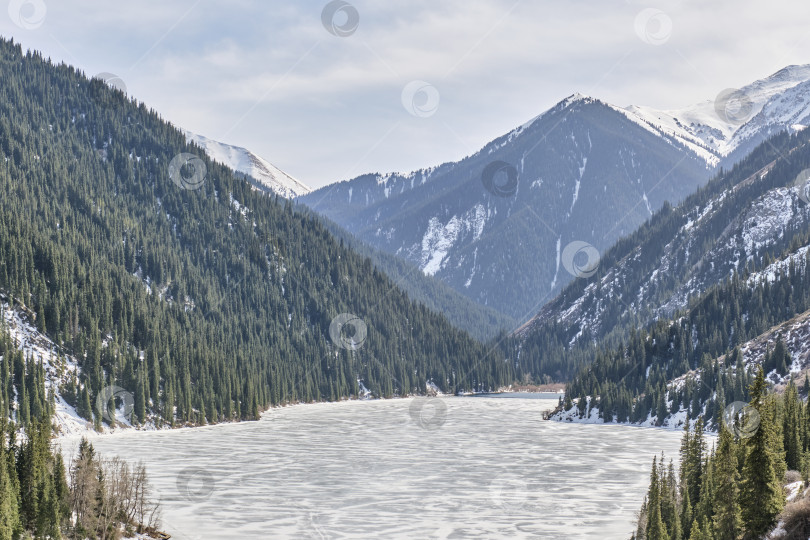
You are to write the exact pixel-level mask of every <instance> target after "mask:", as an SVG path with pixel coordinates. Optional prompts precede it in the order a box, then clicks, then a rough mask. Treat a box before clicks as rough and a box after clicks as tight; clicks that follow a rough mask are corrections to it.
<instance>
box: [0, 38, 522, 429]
mask: <svg viewBox="0 0 810 540" xmlns="http://www.w3.org/2000/svg"><path fill="white" fill-rule="evenodd" d="M0 73H2V81H3V82H2V84H0V290H2V291H4V292H5V293H6V294H7V295H8V297H9V298H10V299H11V302H12V303H15V305H14V306H13V307H14V308H15V309H22V310H27V311H30V312H31V313H32V314H33V315H34V317H35V320H36V324H37V326H38V328H39V330H40V331H42V332H44V333H45V334H47V335H48V336H49V337H51V338H52V339H53V341H54V342H55V343H56V344H57V345H58V346H59V347H62V348H63V349H64V351H65V353H66V354H72V355H73V356H75V357H76V358H78V359H79V361H80V364H81V366H80V367H81V370H80V372H79V375H77V376H76V377H75V380H72V381H68V382H67V384H66V385H65V388H64V389H62V390H63V393H62V395H63V396H64V397H65V399H66V400H67V401H68V402H69V403H70V404H71V405H74V406H75V407H76V409H77V411H79V412H80V414H81V415H83V416H84V417H85V418H86V419H88V420H91V421H93V422H94V423H95V424H96V425H97V426H99V425H100V424H101V423H102V421H103V416H104V415H103V411H99V410H96V409H97V407H96V403H97V401H98V400H97V397H98V395H99V393H100V392H101V391H102V389H103V388H105V387H109V386H113V385H115V386H118V387H121V388H124V389H125V390H127V391H128V392H130V393H131V394H132V395H133V396H134V400H135V418H134V421H135V422H136V423H142V422H146V421H147V417H148V418H149V419H150V420H152V421H155V422H156V423H157V424H169V425H177V424H205V423H211V422H220V421H228V420H234V419H255V418H257V417H258V415H259V413H260V411H262V410H263V409H265V408H267V407H268V406H271V405H274V404H283V403H289V402H309V401H321V400H337V399H340V398H345V397H350V396H358V395H359V393H360V392H359V384H362V385H363V386H364V387H365V388H368V389H369V390H370V391H371V392H372V393H373V394H374V395H376V396H394V395H404V394H410V393H423V392H424V390H425V384H426V382H427V381H433V383H434V384H436V385H437V386H438V387H439V388H441V389H442V390H445V391H448V392H452V391H456V390H464V389H467V390H469V389H488V388H493V387H496V386H497V385H500V384H503V383H508V382H511V381H512V380H514V379H515V369H514V368H513V367H511V366H510V364H507V363H505V362H504V361H503V359H502V356H500V355H499V354H498V353H497V352H494V353H493V352H492V351H490V350H488V349H487V348H485V347H484V346H483V345H481V344H479V343H478V342H476V341H474V340H473V339H471V338H470V337H469V336H468V335H467V334H466V333H464V332H462V331H460V330H457V329H455V328H453V327H452V326H451V325H450V324H449V323H448V322H447V321H446V320H445V319H444V318H443V317H442V316H440V315H437V314H435V313H433V312H431V311H429V310H428V309H427V308H426V307H424V306H423V305H421V304H418V303H415V302H413V301H411V300H410V299H409V298H408V297H407V296H406V295H405V294H404V293H402V292H401V291H400V290H399V289H398V288H397V287H396V284H395V283H393V282H392V281H391V280H389V279H388V278H387V277H386V276H385V275H383V274H382V273H381V272H380V271H378V270H377V269H376V268H374V267H373V265H372V264H371V262H370V261H369V260H368V259H367V258H363V257H361V256H359V255H356V254H355V253H353V252H352V251H350V250H349V249H346V248H345V247H344V246H343V243H342V242H340V241H338V240H335V238H334V237H333V236H332V235H330V234H329V233H328V231H327V230H326V229H325V228H324V227H323V226H322V225H320V224H319V223H318V222H317V221H315V220H314V219H311V218H309V217H307V216H306V215H303V214H301V213H298V212H296V211H295V210H294V209H293V207H292V205H291V204H290V203H289V202H287V201H285V200H283V199H278V198H271V197H268V196H267V195H265V194H263V193H260V192H257V191H255V190H252V189H251V186H250V184H249V183H248V182H246V181H245V180H244V179H242V178H240V177H235V176H234V174H233V173H232V172H231V171H230V170H229V169H226V168H225V167H223V166H220V165H219V164H216V163H214V162H211V161H209V160H208V158H207V157H206V156H205V154H204V153H203V152H202V151H201V150H199V149H198V148H195V147H190V146H188V145H187V144H186V142H185V139H184V136H183V135H182V134H181V133H180V132H179V131H178V130H176V129H175V128H174V127H172V126H171V125H169V124H168V123H166V122H164V121H162V120H161V118H160V117H159V116H158V115H157V113H155V112H154V111H151V110H149V109H147V107H146V106H144V105H143V104H140V103H136V102H135V101H133V100H128V99H127V98H126V97H125V96H124V95H123V94H122V93H120V92H118V91H116V90H113V89H111V88H109V87H108V86H107V85H105V84H104V83H103V82H102V81H99V80H88V79H87V78H86V77H84V76H83V75H82V74H81V73H79V72H77V71H76V70H75V69H74V68H72V67H69V66H67V65H53V64H51V63H50V62H49V61H48V60H47V59H45V58H42V57H41V56H39V55H38V54H37V53H30V52H29V53H23V51H22V50H21V48H20V47H19V46H18V45H15V44H13V43H12V42H7V41H3V42H2V43H0ZM181 152H187V153H191V154H195V155H197V156H199V158H200V160H201V162H202V163H204V166H205V170H206V174H205V177H204V181H203V182H202V185H201V186H200V187H199V189H183V187H188V186H183V185H182V182H177V183H176V182H173V180H172V178H171V177H170V173H171V171H170V167H169V165H170V163H171V161H172V159H173V158H174V157H175V156H176V155H178V154H179V153H181ZM184 174H185V173H184ZM342 313H351V314H354V315H356V316H357V317H359V318H360V319H362V321H363V322H364V323H365V325H366V327H367V335H366V337H365V341H364V342H362V343H360V344H359V345H351V346H345V345H343V344H342V340H332V339H330V333H329V328H330V323H331V322H332V321H333V319H334V318H335V317H336V316H338V315H339V314H342ZM347 330H348V329H347ZM347 339H348V338H347ZM343 341H345V340H343ZM18 363H19V362H18ZM35 371H36V368H35V367H32V368H31V372H32V373H34V374H33V375H31V377H36V375H35ZM15 373H18V374H19V373H21V371H20V370H17V371H15ZM17 376H18V377H19V375H17ZM358 381H359V382H358ZM9 385H10V383H9V381H8V380H4V382H3V388H4V391H6V393H5V394H4V396H3V403H4V407H6V408H8V403H9V402H10V401H9V397H10V394H9V393H8V392H7V389H8V388H9ZM41 401H44V400H41ZM42 407H45V405H44V404H43V405H42ZM20 419H21V420H24V419H25V417H24V416H23V415H22V413H21V417H20Z"/></svg>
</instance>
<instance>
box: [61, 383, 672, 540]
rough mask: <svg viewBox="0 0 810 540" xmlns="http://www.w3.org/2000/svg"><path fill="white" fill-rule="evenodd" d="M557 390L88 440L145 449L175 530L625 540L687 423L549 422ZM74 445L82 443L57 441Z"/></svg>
mask: <svg viewBox="0 0 810 540" xmlns="http://www.w3.org/2000/svg"><path fill="white" fill-rule="evenodd" d="M556 404H557V401H556V399H553V400H547V399H498V398H493V397H469V398H468V397H452V398H430V399H428V398H420V399H401V400H400V399H398V400H387V401H365V402H344V403H337V404H318V405H303V406H295V407H287V408H282V409H275V410H272V411H270V412H268V413H267V414H266V415H265V416H264V417H263V418H262V420H261V421H260V422H250V423H244V424H229V425H223V426H211V427H203V428H195V429H182V430H173V431H162V432H132V433H120V434H115V435H105V436H99V437H93V439H92V442H93V444H94V446H95V447H96V449H97V451H99V452H101V453H102V454H103V455H105V456H112V455H118V456H120V457H122V458H125V459H127V460H129V461H133V462H137V461H143V462H144V463H145V464H146V466H147V469H148V472H149V474H150V477H151V480H152V483H153V485H154V486H155V487H156V489H157V491H158V493H159V495H160V497H161V499H162V503H163V514H164V519H163V529H164V530H166V531H167V532H169V533H171V534H172V536H173V538H176V539H181V540H183V539H203V538H204V539H209V538H211V539H224V538H240V539H253V538H256V539H262V540H265V539H270V538H317V539H325V538H424V539H427V538H437V539H440V538H496V537H497V538H544V539H552V538H560V539H571V538H599V539H602V538H624V539H626V538H629V536H630V534H631V532H632V530H633V520H634V516H635V513H636V511H637V510H638V508H639V506H640V505H641V501H642V498H643V496H644V494H645V492H646V488H647V482H648V478H649V467H650V464H651V461H652V458H653V455H655V454H660V452H661V451H662V450H663V451H665V452H666V454H667V458H669V457H673V458H675V457H676V456H677V451H678V447H679V444H680V437H681V432H680V431H674V432H673V431H664V430H658V429H645V428H636V427H628V426H615V425H581V424H561V423H557V422H549V421H544V420H543V419H542V412H543V411H544V410H548V409H551V408H553V407H554V406H555V405H556ZM61 444H62V447H63V450H64V451H65V452H68V453H70V454H71V455H73V450H74V448H75V447H76V445H77V444H78V441H77V440H75V439H63V440H62V441H61Z"/></svg>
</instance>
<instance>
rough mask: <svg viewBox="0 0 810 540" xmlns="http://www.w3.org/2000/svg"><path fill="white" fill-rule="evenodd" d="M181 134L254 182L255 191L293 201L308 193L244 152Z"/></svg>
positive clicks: (299, 184) (275, 168)
mask: <svg viewBox="0 0 810 540" xmlns="http://www.w3.org/2000/svg"><path fill="white" fill-rule="evenodd" d="M183 133H185V135H186V140H187V141H188V142H189V143H192V142H193V143H194V144H196V145H197V146H199V147H200V148H202V149H203V150H205V153H206V154H208V157H210V158H211V159H212V160H214V161H218V162H219V163H222V164H223V165H225V166H227V167H230V168H231V169H233V170H234V171H236V172H239V173H242V174H245V175H246V176H249V177H250V178H252V179H253V180H255V182H256V183H255V184H254V185H255V186H256V187H257V188H258V189H267V190H270V191H272V192H273V193H277V194H279V195H281V196H282V197H286V198H288V199H294V198H296V197H300V196H301V195H306V194H307V193H309V192H310V191H312V190H311V189H310V188H309V187H307V186H306V185H305V184H304V183H302V182H301V181H300V180H297V179H295V178H293V177H292V176H290V175H289V174H287V173H285V172H284V171H282V170H281V169H279V168H278V167H276V166H275V165H273V164H272V163H270V162H269V161H267V160H265V159H263V158H261V157H259V156H257V155H256V154H254V153H253V152H251V151H250V150H248V149H246V148H242V147H239V146H232V145H230V144H225V143H221V142H219V141H215V140H213V139H209V138H207V137H203V136H202V135H197V134H195V133H192V132H190V131H186V130H183Z"/></svg>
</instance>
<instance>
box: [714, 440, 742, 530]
mask: <svg viewBox="0 0 810 540" xmlns="http://www.w3.org/2000/svg"><path fill="white" fill-rule="evenodd" d="M715 461H716V464H717V465H716V467H717V468H716V471H715V479H716V490H715V495H714V502H713V506H714V537H715V540H737V539H738V538H739V536H740V531H741V528H742V517H741V514H740V473H739V470H738V463H737V450H736V448H735V443H734V437H733V436H732V434H731V432H730V431H729V430H728V428H727V427H726V426H725V425H722V426H721V427H720V441H719V444H718V447H717V456H716V460H715Z"/></svg>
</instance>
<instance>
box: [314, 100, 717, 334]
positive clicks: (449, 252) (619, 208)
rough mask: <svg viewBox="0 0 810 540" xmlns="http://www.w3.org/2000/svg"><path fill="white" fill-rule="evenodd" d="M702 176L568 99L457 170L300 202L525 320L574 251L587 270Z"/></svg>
mask: <svg viewBox="0 0 810 540" xmlns="http://www.w3.org/2000/svg"><path fill="white" fill-rule="evenodd" d="M711 174H712V168H711V167H710V166H709V165H707V163H706V161H705V160H704V159H703V158H701V157H700V156H698V155H697V154H696V153H692V152H689V150H688V149H687V148H686V146H684V144H682V143H681V142H679V141H678V140H676V139H674V138H672V137H667V136H664V135H661V134H658V133H653V132H652V131H651V130H650V129H649V128H648V126H646V124H645V125H643V126H642V125H640V123H639V122H638V121H637V120H636V119H630V118H628V116H627V115H626V114H624V113H622V112H619V111H617V110H616V108H614V107H612V106H610V105H607V104H605V103H603V102H601V101H599V100H596V99H593V98H590V97H587V96H583V95H579V94H575V95H573V96H570V97H569V98H567V99H565V100H563V101H561V102H560V103H559V104H557V105H556V106H555V107H553V108H551V109H550V110H548V111H546V112H545V113H543V114H542V115H540V116H538V117H537V118H535V119H533V120H532V121H531V122H528V123H526V124H524V125H523V126H520V127H518V128H516V129H514V130H513V131H511V132H509V133H507V134H505V135H503V136H502V137H499V138H498V139H496V140H494V141H492V142H491V143H489V144H488V145H486V146H485V147H484V148H483V149H481V150H480V151H479V152H477V153H475V154H473V155H472V156H469V157H467V158H465V159H463V160H461V161H459V162H457V163H447V164H444V165H441V166H439V167H435V168H431V169H425V170H420V171H416V172H413V173H410V174H386V175H382V174H369V175H364V176H361V177H358V178H355V179H353V180H349V181H346V182H341V183H338V184H334V185H331V186H327V187H326V188H322V189H320V190H317V191H315V192H313V193H311V194H309V195H307V196H305V197H302V199H301V201H302V202H303V203H304V204H307V205H309V206H310V207H311V208H312V209H313V210H315V211H316V212H319V213H322V214H324V215H325V216H326V217H328V218H330V219H332V220H333V221H336V222H337V223H338V224H340V225H341V226H343V227H344V228H346V229H348V230H349V231H350V232H351V233H353V234H354V235H356V236H358V237H359V238H360V239H362V240H363V241H365V242H367V243H369V244H371V245H373V246H374V247H376V248H377V249H380V250H382V251H387V252H389V253H392V254H395V255H398V256H400V257H402V258H404V259H406V260H408V261H409V262H411V263H413V264H415V265H416V266H418V267H419V268H420V269H421V270H422V271H423V272H424V273H426V274H429V275H433V276H434V277H436V278H438V279H440V280H442V281H443V282H445V283H447V284H448V285H450V286H451V287H452V288H454V289H455V290H457V291H458V292H460V293H462V294H464V295H466V296H468V297H469V298H472V299H473V300H475V301H477V302H479V303H481V304H483V305H486V306H489V307H492V308H494V309H497V310H499V311H501V312H502V313H505V314H507V315H509V316H510V317H513V318H516V319H526V318H528V317H530V316H531V315H533V314H534V313H536V311H537V309H539V307H540V306H541V305H542V304H543V303H544V302H545V301H548V300H550V299H551V298H553V297H554V295H555V294H556V293H557V292H559V291H560V290H561V288H562V287H563V286H564V285H565V284H566V283H568V282H569V281H570V280H572V279H574V277H575V275H576V273H577V272H578V270H577V269H576V268H575V267H576V266H577V264H576V262H575V261H574V256H575V255H576V253H577V252H580V254H582V253H585V254H590V255H591V256H593V255H594V254H595V255H596V256H595V257H593V258H594V261H595V260H596V259H598V252H599V251H601V250H604V249H607V248H608V247H610V246H611V245H612V244H613V243H614V242H615V241H616V240H617V239H618V238H620V237H621V236H623V235H626V234H628V233H630V232H631V231H633V230H634V229H635V228H636V227H638V226H639V225H640V224H641V223H643V222H644V220H646V219H648V218H649V217H650V216H651V215H652V213H653V212H654V211H655V210H657V209H658V208H660V207H661V205H662V204H663V203H664V202H665V201H667V200H670V201H672V200H675V201H677V200H680V199H682V198H683V197H685V196H686V195H688V194H689V193H691V192H692V191H694V190H695V189H697V187H699V186H700V185H702V184H703V183H705V182H706V180H708V178H709V177H710V176H711ZM572 247H573V253H574V255H571V253H572ZM580 248H582V249H580ZM583 249H584V251H583Z"/></svg>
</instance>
